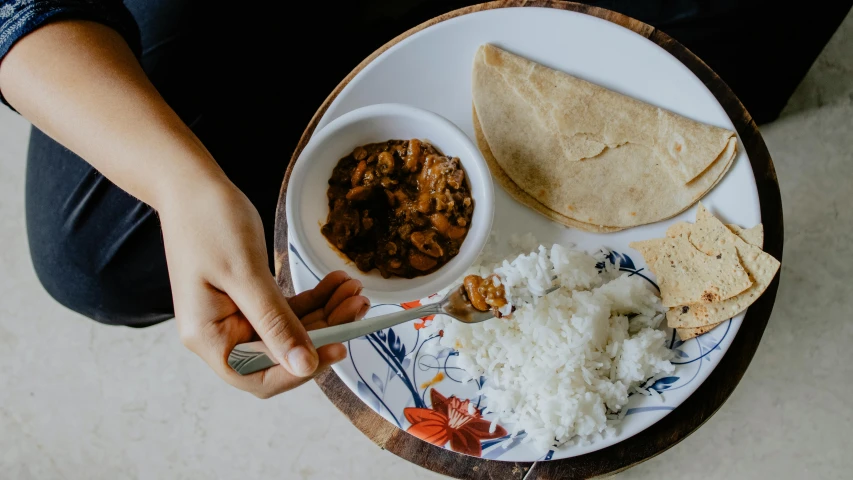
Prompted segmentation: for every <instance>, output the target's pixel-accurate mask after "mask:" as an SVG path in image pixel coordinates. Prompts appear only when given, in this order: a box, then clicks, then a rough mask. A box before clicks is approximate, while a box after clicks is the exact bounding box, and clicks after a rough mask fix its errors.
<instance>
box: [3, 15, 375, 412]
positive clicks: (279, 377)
mask: <svg viewBox="0 0 853 480" xmlns="http://www.w3.org/2000/svg"><path fill="white" fill-rule="evenodd" d="M0 91H1V92H2V93H3V95H4V96H5V98H6V100H7V101H8V102H9V104H10V105H12V106H13V107H14V108H15V109H16V110H18V112H20V113H21V114H22V115H23V116H24V117H26V118H27V119H29V120H30V121H31V122H32V123H33V124H34V125H35V126H36V127H38V128H39V129H41V130H42V131H44V132H45V133H47V134H48V135H50V136H51V137H52V138H54V139H56V140H57V141H58V142H60V143H61V144H63V145H64V146H66V147H67V148H69V149H70V150H72V151H73V152H75V153H77V154H78V155H80V156H81V157H82V158H84V159H85V160H86V161H88V162H90V163H91V164H92V165H93V166H94V167H95V168H96V169H97V170H98V171H100V172H101V173H102V174H103V175H104V176H105V177H107V178H108V179H110V180H111V181H112V182H113V183H115V184H116V185H118V186H119V187H121V188H122V189H124V190H126V191H127V192H129V193H130V194H131V195H134V196H135V197H137V198H139V199H140V200H142V201H144V202H146V203H148V204H149V205H151V206H152V207H154V208H155V209H156V210H157V212H158V214H159V215H160V219H161V223H162V227H163V235H164V240H165V245H166V257H167V261H168V265H169V276H170V279H171V283H172V292H173V296H174V302H175V316H176V319H177V322H178V327H179V331H180V335H181V339H182V341H183V342H184V344H185V345H187V347H188V348H190V349H191V350H193V351H194V352H195V353H197V354H198V355H199V356H201V357H202V358H203V359H204V360H205V361H206V362H207V363H208V364H209V365H210V366H211V367H212V368H213V369H214V370H215V371H216V372H217V373H218V374H219V375H220V376H221V377H222V378H224V379H225V380H226V381H228V382H229V383H231V384H233V385H235V386H237V387H239V388H242V389H244V390H248V391H251V392H253V393H255V394H256V395H259V396H262V397H266V396H270V395H273V394H276V393H279V392H281V391H284V390H287V389H289V388H292V387H293V386H295V385H298V384H300V383H302V382H304V381H305V380H306V379H307V377H310V376H311V375H312V374H313V373H314V372H316V371H317V370H318V366H319V367H324V366H327V365H329V364H330V363H333V362H335V361H338V360H340V359H342V358H343V357H344V356H345V354H346V350H345V348H344V347H343V345H340V344H337V345H331V346H328V347H323V348H321V349H320V350H319V357H318V352H317V351H315V350H314V347H313V346H312V344H311V341H310V340H309V339H308V336H307V334H306V331H305V328H304V327H303V324H302V323H300V320H299V319H298V318H297V316H296V315H295V314H294V312H293V310H292V309H291V307H290V306H289V305H288V302H287V301H286V299H285V298H284V297H283V295H282V294H281V292H280V290H279V289H278V287H277V285H276V283H275V281H274V279H273V277H272V275H270V272H269V269H268V266H267V265H268V263H267V252H266V246H265V243H264V237H263V227H262V224H261V220H260V217H259V216H258V213H257V211H256V210H255V208H254V207H253V206H252V205H251V203H250V202H249V200H248V199H247V198H246V197H245V195H243V194H242V192H240V191H239V190H238V189H237V188H236V187H235V186H234V185H233V184H232V183H231V182H230V181H229V180H228V178H227V177H226V176H225V174H224V173H223V171H222V170H221V169H220V168H219V166H218V165H217V163H216V161H215V160H214V159H213V158H212V157H211V155H210V153H209V152H208V151H207V150H206V149H205V147H204V145H202V144H201V142H200V141H199V139H198V138H197V137H196V136H195V135H194V134H193V133H192V131H191V130H190V129H189V128H188V127H187V126H186V125H185V124H184V123H183V122H182V121H181V120H180V118H178V116H177V115H176V114H175V112H174V111H172V109H171V108H169V106H168V105H167V104H166V103H165V101H164V100H163V98H162V97H161V96H160V95H159V94H158V92H157V91H156V89H155V88H154V86H153V85H152V84H151V83H150V82H149V81H148V78H147V77H146V76H145V73H144V72H143V71H142V69H141V67H140V65H139V63H138V61H137V60H136V58H135V57H134V55H133V53H132V52H131V50H130V48H129V47H128V46H127V43H126V42H125V41H124V39H123V38H122V37H121V36H120V35H119V34H118V33H116V32H115V31H114V30H112V29H110V28H109V27H106V26H103V25H101V24H98V23H93V22H87V21H59V22H56V23H50V24H48V25H46V26H43V27H41V28H39V29H37V30H36V31H34V32H32V33H30V34H29V35H27V36H25V37H24V38H22V39H21V40H19V41H18V42H17V43H16V44H15V45H14V46H13V47H12V49H11V50H10V51H9V53H8V54H7V55H6V56H5V57H4V58H3V60H2V63H0ZM232 94H233V95H234V96H235V97H236V98H234V99H233V100H234V101H239V92H232ZM331 277H332V278H331V280H329V279H327V280H324V282H326V283H325V284H321V286H320V287H321V288H318V292H317V293H309V294H308V295H307V296H302V297H301V298H302V300H299V299H298V298H299V297H297V298H295V299H294V301H295V302H296V303H297V304H298V309H299V310H300V311H299V312H297V313H299V314H300V316H307V317H309V320H310V321H311V322H316V321H318V322H316V323H315V325H317V326H322V325H326V324H334V323H340V322H344V321H351V320H352V319H354V318H355V317H356V316H359V315H363V314H364V312H366V309H367V306H368V302H367V299H365V298H364V297H361V296H359V295H358V293H359V292H360V284H359V283H358V282H357V281H356V280H351V279H348V278H347V277H345V276H343V275H336V276H331ZM300 302H301V303H300ZM309 307H310V310H306V309H308V308H309ZM294 309H297V306H294ZM318 312H319V313H318ZM305 321H307V320H305ZM306 324H307V323H306ZM255 332H257V334H258V335H259V336H260V338H261V339H262V340H263V341H264V343H265V344H266V345H267V347H268V348H269V349H270V351H271V352H272V353H273V355H274V356H275V357H276V359H277V360H278V361H279V362H281V365H282V366H283V367H273V368H271V369H269V370H267V371H264V372H259V373H257V374H253V375H250V376H247V377H240V376H239V375H237V374H236V373H235V372H234V371H233V370H232V369H231V368H230V367H229V366H228V364H227V357H228V353H229V352H230V350H231V349H232V348H233V347H234V345H236V344H238V343H242V342H246V341H249V340H251V339H252V338H253V336H254V335H255Z"/></svg>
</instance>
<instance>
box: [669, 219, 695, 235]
mask: <svg viewBox="0 0 853 480" xmlns="http://www.w3.org/2000/svg"><path fill="white" fill-rule="evenodd" d="M692 226H693V224H692V223H687V222H678V223H674V224H672V225H670V227H669V228H667V229H666V236H667V237H669V238H675V237H681V236H684V237H685V238H687V235H688V234H689V233H690V227H692Z"/></svg>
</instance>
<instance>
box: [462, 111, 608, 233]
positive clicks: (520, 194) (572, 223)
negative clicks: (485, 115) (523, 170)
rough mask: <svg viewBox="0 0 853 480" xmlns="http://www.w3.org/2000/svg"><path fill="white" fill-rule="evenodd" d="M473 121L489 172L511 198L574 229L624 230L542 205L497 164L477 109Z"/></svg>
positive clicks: (600, 231) (601, 231)
mask: <svg viewBox="0 0 853 480" xmlns="http://www.w3.org/2000/svg"><path fill="white" fill-rule="evenodd" d="M473 121H474V136H475V137H476V140H477V146H478V147H479V148H480V152H481V153H482V154H483V158H484V159H485V160H486V163H487V164H488V165H489V170H491V172H492V178H494V179H495V182H497V183H498V185H500V186H501V188H503V189H504V191H505V192H506V193H508V194H509V196H510V197H512V198H514V199H515V200H516V201H517V202H519V203H521V204H522V205H527V206H528V207H530V208H532V209H533V210H536V211H537V212H539V213H541V214H542V215H544V216H545V217H546V218H548V219H549V220H552V221H554V222H557V223H559V224H562V225H565V226H567V227H573V228H577V229H580V230H585V231H587V232H594V233H605V232H618V231H619V230H622V228H619V227H606V226H602V225H592V224H589V223H585V222H580V221H578V220H575V219H574V218H569V217H567V216H565V215H561V214H559V213H557V212H555V211H553V210H551V209H550V208H548V207H546V206H545V205H542V203H541V202H539V201H538V200H536V199H535V198H533V197H531V196H530V195H528V194H527V192H525V191H524V190H522V189H521V188H519V187H518V185H516V184H515V182H513V181H512V179H511V178H509V177H508V176H507V174H506V172H504V171H503V168H501V166H500V165H499V164H498V163H497V160H495V156H494V155H493V154H492V151H491V149H490V148H489V144H488V142H486V137H485V136H484V135H483V130H482V128H481V127H480V119H479V118H477V110H476V108H475V109H474V115H473Z"/></svg>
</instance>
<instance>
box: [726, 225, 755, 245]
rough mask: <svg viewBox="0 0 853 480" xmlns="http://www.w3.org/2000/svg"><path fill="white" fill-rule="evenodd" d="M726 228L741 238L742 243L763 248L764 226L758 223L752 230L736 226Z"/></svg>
mask: <svg viewBox="0 0 853 480" xmlns="http://www.w3.org/2000/svg"><path fill="white" fill-rule="evenodd" d="M726 228H728V229H729V230H731V231H732V233H734V234H735V235H737V236H738V237H740V238H741V240H743V241H744V242H746V243H748V244H750V245H753V246H755V247H758V248H764V224H763V223H759V224H758V225H756V226H754V227H752V228H743V227H739V226H737V225H726Z"/></svg>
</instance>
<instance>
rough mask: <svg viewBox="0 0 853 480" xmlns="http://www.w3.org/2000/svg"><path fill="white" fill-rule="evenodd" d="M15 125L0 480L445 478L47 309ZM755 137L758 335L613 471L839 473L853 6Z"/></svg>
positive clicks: (6, 188)
mask: <svg viewBox="0 0 853 480" xmlns="http://www.w3.org/2000/svg"><path fill="white" fill-rule="evenodd" d="M760 53H761V52H756V54H760ZM28 128H29V127H28V125H27V123H26V122H25V121H23V120H22V119H21V118H20V117H18V116H17V115H15V114H13V113H11V112H10V111H9V110H7V109H3V108H0V372H2V374H0V478H4V479H5V478H8V479H20V480H26V479H53V478H68V479H78V478H79V479H84V478H85V479H111V480H113V479H135V478H144V479H159V478H192V479H194V478H256V479H259V478H277V479H327V478H351V479H372V480H380V479H393V480H399V479H434V478H442V477H440V476H439V475H436V474H434V473H432V472H429V471H427V470H424V469H422V468H420V467H417V466H414V465H411V464H409V463H407V462H405V461H403V460H400V459H398V458H397V457H395V456H393V455H392V454H390V453H387V452H384V451H382V450H380V449H379V448H377V447H376V446H375V445H373V444H372V443H371V442H370V441H369V440H368V439H367V438H365V437H364V436H363V435H362V434H361V433H359V432H358V431H357V430H356V429H355V427H353V426H352V425H351V424H350V423H349V421H348V420H347V419H346V418H345V417H344V416H343V415H341V414H340V413H339V412H338V411H337V410H336V409H335V408H334V407H333V406H332V404H331V403H330V402H329V401H327V400H326V399H325V397H324V396H323V394H322V393H321V392H320V391H319V389H318V388H317V387H316V386H315V385H314V384H313V383H312V384H308V385H306V386H304V387H301V388H299V389H297V390H295V391H293V392H290V393H288V394H286V395H282V396H280V397H277V398H275V399H272V400H267V401H261V400H257V399H255V398H254V397H251V396H249V395H247V394H243V393H241V392H239V391H236V390H234V389H232V388H231V387H228V386H227V385H226V384H224V383H223V382H221V381H220V380H219V379H218V378H217V377H216V376H215V375H214V374H213V372H212V371H210V370H209V369H208V368H207V367H206V366H205V365H204V364H203V363H202V361H201V360H199V359H198V358H196V357H195V356H194V355H193V354H191V353H190V352H189V351H187V350H185V349H184V348H183V347H182V346H181V344H180V342H179V340H178V336H177V332H176V330H175V326H174V324H173V322H167V323H165V324H162V325H159V326H156V327H152V328H148V329H145V330H141V331H135V330H130V329H125V328H110V327H105V326H102V325H98V324H95V323H93V322H91V321H89V320H86V319H83V318H82V317H80V316H77V315H75V314H73V313H71V312H69V311H67V310H65V309H63V308H62V307H61V306H59V305H58V304H56V303H54V302H53V301H52V300H51V299H50V298H49V297H48V295H47V294H46V293H45V292H44V290H43V289H42V288H41V286H40V285H39V283H38V280H37V279H36V276H35V273H34V272H33V268H32V266H31V264H30V261H29V258H28V250H27V242H26V234H25V228H24V226H25V224H24V206H23V198H24V196H23V192H24V182H23V178H24V168H25V154H26V141H27V133H28ZM761 132H762V135H763V136H764V138H765V140H766V142H767V145H768V147H769V149H770V153H771V154H772V156H773V160H774V162H775V164H776V169H777V172H778V175H779V183H780V186H781V189H782V202H783V205H784V214H785V256H784V265H783V267H782V281H781V285H780V288H779V293H778V296H777V301H776V307H775V309H774V312H773V316H772V317H771V319H770V323H769V325H768V327H767V330H766V331H765V334H764V339H763V340H762V343H761V345H760V347H759V348H758V351H757V353H756V355H755V358H754V359H753V361H752V365H751V366H750V367H749V370H748V371H747V372H746V375H745V376H744V378H743V380H742V382H741V384H740V385H739V386H738V388H737V389H736V390H735V392H734V393H733V394H732V396H731V398H730V399H729V400H728V402H726V404H725V405H723V407H722V408H721V409H720V411H719V412H718V413H717V414H716V415H715V416H714V417H712V418H711V419H710V420H709V421H708V423H707V424H705V425H704V426H703V427H701V428H700V429H699V430H698V431H697V432H696V433H694V434H693V435H691V436H690V437H689V438H687V439H686V440H685V441H683V442H682V443H680V444H679V445H676V446H675V447H674V448H672V449H671V450H669V451H667V452H665V453H663V454H662V455H660V456H658V457H656V458H653V459H651V460H649V461H647V462H645V463H643V464H641V465H639V466H637V467H634V468H632V469H630V470H628V471H627V472H624V473H622V474H620V475H618V476H617V477H618V478H620V479H622V478H624V479H645V478H649V479H652V478H654V479H658V480H659V479H670V478H673V479H674V478H679V479H694V478H695V479H703V480H713V479H726V480H730V479H740V478H776V479H799V478H821V479H829V478H850V471H851V470H853V454H851V452H850V448H849V445H850V441H849V436H850V433H851V430H853V413H851V409H850V407H849V404H850V402H851V396H853V386H851V383H850V379H853V348H851V344H853V320H851V319H850V318H851V314H853V313H852V312H853V209H851V206H853V180H851V179H853V14H851V15H848V17H847V18H846V20H845V21H844V23H843V24H842V26H841V28H840V30H839V31H838V32H836V34H835V36H834V37H833V39H832V40H831V41H830V43H829V45H828V46H827V47H826V49H825V50H824V52H823V53H822V54H821V56H820V57H819V58H818V60H817V61H816V63H815V65H814V66H813V67H812V69H811V71H810V72H809V74H808V76H807V77H806V79H805V80H804V81H803V83H802V84H801V85H800V87H799V89H798V90H797V92H796V93H795V94H794V96H793V97H792V99H791V101H790V102H789V104H788V106H787V108H786V109H785V111H784V112H783V115H782V117H781V118H780V119H779V120H777V121H775V122H773V123H772V124H769V125H765V126H763V127H762V128H761Z"/></svg>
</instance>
